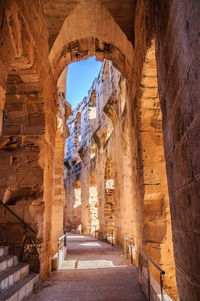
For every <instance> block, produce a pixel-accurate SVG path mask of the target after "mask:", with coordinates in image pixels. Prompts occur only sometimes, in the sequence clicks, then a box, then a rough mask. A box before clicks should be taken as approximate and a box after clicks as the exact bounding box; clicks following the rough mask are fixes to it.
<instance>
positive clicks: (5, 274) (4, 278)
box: [0, 263, 29, 300]
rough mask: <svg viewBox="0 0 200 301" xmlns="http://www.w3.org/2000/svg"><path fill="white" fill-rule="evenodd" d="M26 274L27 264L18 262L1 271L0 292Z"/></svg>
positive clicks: (27, 270)
mask: <svg viewBox="0 0 200 301" xmlns="http://www.w3.org/2000/svg"><path fill="white" fill-rule="evenodd" d="M28 274H29V265H28V264H26V263H19V264H18V265H16V266H13V267H11V268H9V269H7V270H6V271H2V272H1V273H0V293H1V292H3V291H5V290H7V289H9V288H10V287H11V286H12V285H13V284H14V283H15V282H17V281H19V280H21V279H22V278H24V277H26V276H27V275H28ZM0 300H1V299H0Z"/></svg>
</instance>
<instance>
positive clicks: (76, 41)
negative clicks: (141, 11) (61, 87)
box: [49, 0, 134, 78]
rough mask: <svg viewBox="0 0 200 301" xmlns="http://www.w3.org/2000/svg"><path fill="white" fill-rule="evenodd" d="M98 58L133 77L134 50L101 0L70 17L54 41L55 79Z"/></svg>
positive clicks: (90, 2)
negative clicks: (69, 67) (67, 69)
mask: <svg viewBox="0 0 200 301" xmlns="http://www.w3.org/2000/svg"><path fill="white" fill-rule="evenodd" d="M92 56H96V58H97V59H98V60H103V59H104V58H105V59H109V60H111V61H112V62H113V64H114V66H115V67H116V68H117V69H118V70H119V71H120V72H122V73H123V74H124V75H125V76H126V77H129V76H130V75H131V72H132V68H133V64H134V49H133V46H132V44H131V43H130V42H129V41H128V39H127V37H126V36H125V34H124V33H123V32H122V30H121V29H120V27H119V26H118V24H117V23H116V22H115V21H114V19H113V17H112V16H111V15H110V13H109V12H108V11H107V10H106V9H105V8H104V6H103V5H101V3H100V2H99V1H97V0H83V1H82V2H81V3H80V4H79V5H77V7H76V8H75V9H74V11H73V13H72V14H71V15H70V16H68V17H67V18H66V20H65V22H64V24H63V26H62V28H61V30H60V33H59V35H58V37H57V39H56V41H55V42H54V44H53V46H52V49H51V52H50V54H49V60H50V62H51V66H52V71H53V74H54V77H55V78H58V77H59V75H60V73H61V72H62V70H63V69H64V68H65V67H66V66H67V65H68V64H70V63H72V62H75V61H80V60H84V59H87V58H89V57H92Z"/></svg>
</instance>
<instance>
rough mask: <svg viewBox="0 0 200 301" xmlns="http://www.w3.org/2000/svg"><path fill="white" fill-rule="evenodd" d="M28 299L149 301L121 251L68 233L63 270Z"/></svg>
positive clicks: (86, 237)
mask: <svg viewBox="0 0 200 301" xmlns="http://www.w3.org/2000/svg"><path fill="white" fill-rule="evenodd" d="M28 300H29V301H36V300H37V301H47V300H48V301H50V300H54V301H57V300H59V301H129V300H130V301H146V298H145V296H144V294H143V292H142V291H141V288H140V285H139V283H138V272H137V269H136V268H135V267H133V266H132V265H131V264H130V262H129V261H128V260H127V259H126V256H125V255H124V254H123V253H122V251H121V250H119V249H117V248H115V247H112V246H111V245H109V244H107V243H105V242H102V241H99V240H97V239H95V238H93V237H89V236H83V235H78V234H70V235H69V236H68V254H67V258H66V261H64V263H63V265H62V267H61V269H60V270H59V271H57V272H55V273H53V275H52V276H51V277H50V278H49V279H48V280H47V281H45V282H44V283H43V284H42V286H41V287H40V289H39V290H38V291H36V293H35V294H34V295H32V296H31V297H30V298H29V299H28Z"/></svg>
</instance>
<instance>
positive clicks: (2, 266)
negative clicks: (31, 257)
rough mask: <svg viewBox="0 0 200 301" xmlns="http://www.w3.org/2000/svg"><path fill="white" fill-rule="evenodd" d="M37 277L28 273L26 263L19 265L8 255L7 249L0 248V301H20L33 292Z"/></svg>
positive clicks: (13, 256)
mask: <svg viewBox="0 0 200 301" xmlns="http://www.w3.org/2000/svg"><path fill="white" fill-rule="evenodd" d="M38 281H39V275H38V274H33V273H30V272H29V265H28V264H27V263H19V261H18V259H17V257H16V256H15V255H9V253H8V247H1V246H0V301H20V300H23V299H24V298H26V297H27V296H28V295H30V294H31V292H32V291H33V288H34V286H35V285H36V284H37V283H38Z"/></svg>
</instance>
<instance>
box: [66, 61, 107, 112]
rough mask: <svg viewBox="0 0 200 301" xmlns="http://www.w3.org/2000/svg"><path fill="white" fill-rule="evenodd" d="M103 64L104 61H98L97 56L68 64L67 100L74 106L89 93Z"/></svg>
mask: <svg viewBox="0 0 200 301" xmlns="http://www.w3.org/2000/svg"><path fill="white" fill-rule="evenodd" d="M101 66H102V62H97V61H96V60H95V57H92V58H89V59H88V60H85V61H80V62H76V63H72V64H70V65H69V66H68V72H67V100H68V101H69V103H70V104H71V105H72V107H73V108H74V107H75V106H76V105H77V104H78V103H79V102H81V100H82V99H83V97H84V96H87V95H88V90H89V89H90V87H91V85H92V82H93V80H94V79H95V77H97V75H98V73H99V71H100V68H101Z"/></svg>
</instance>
